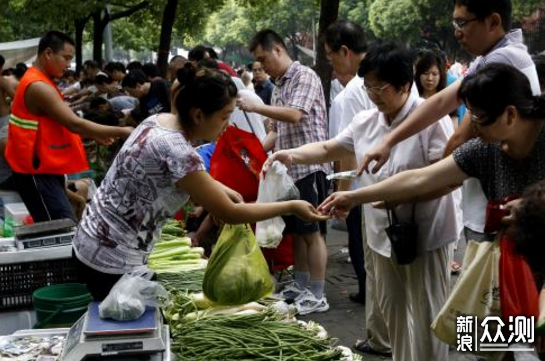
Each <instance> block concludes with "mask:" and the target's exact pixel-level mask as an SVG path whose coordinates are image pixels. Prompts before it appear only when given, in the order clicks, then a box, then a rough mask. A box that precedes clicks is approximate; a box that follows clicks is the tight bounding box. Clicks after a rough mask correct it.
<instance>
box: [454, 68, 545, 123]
mask: <svg viewBox="0 0 545 361" xmlns="http://www.w3.org/2000/svg"><path fill="white" fill-rule="evenodd" d="M458 98H459V99H461V100H462V101H463V102H464V103H466V105H467V104H470V105H471V108H475V109H479V110H480V111H482V112H484V113H485V114H486V115H487V117H489V118H490V119H495V118H497V117H499V116H500V115H501V114H503V112H504V111H505V108H507V106H509V105H512V106H514V107H515V108H517V111H518V112H519V113H520V115H521V117H522V118H525V119H530V120H539V119H544V118H545V98H544V97H543V96H534V95H533V93H532V87H531V85H530V81H529V80H528V78H527V77H526V75H524V74H523V73H522V72H521V71H520V70H518V69H516V68H514V67H512V66H511V65H507V64H489V65H487V66H485V67H483V68H482V69H480V70H479V71H477V72H475V73H473V74H471V75H468V76H467V77H466V78H465V79H464V80H463V81H462V85H461V87H460V89H459V91H458Z"/></svg>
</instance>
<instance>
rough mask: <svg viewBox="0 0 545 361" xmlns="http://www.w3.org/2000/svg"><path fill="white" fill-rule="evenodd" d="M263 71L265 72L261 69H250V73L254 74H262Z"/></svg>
mask: <svg viewBox="0 0 545 361" xmlns="http://www.w3.org/2000/svg"><path fill="white" fill-rule="evenodd" d="M263 71H265V70H263V68H255V69H252V72H254V73H261V72H263Z"/></svg>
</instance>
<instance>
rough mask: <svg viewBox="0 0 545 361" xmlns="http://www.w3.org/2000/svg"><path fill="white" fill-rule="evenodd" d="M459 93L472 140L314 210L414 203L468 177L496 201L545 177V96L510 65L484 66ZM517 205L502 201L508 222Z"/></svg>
mask: <svg viewBox="0 0 545 361" xmlns="http://www.w3.org/2000/svg"><path fill="white" fill-rule="evenodd" d="M458 97H459V98H460V100H462V101H464V103H465V104H466V105H467V108H468V110H469V111H470V112H471V122H472V126H473V128H474V130H475V132H476V133H477V135H478V138H477V139H473V140H470V141H469V142H467V143H465V144H463V145H462V146H461V147H459V148H458V149H456V150H455V151H454V153H453V154H452V155H451V156H449V157H448V158H445V159H443V160H441V161H440V162H438V163H436V164H433V165H431V166H429V167H426V168H421V169H415V170H410V171H407V172H402V173H400V174H397V175H396V176H394V177H391V178H389V179H387V180H385V181H383V182H380V183H378V184H375V185H372V186H369V187H364V188H361V189H358V190H356V191H352V192H338V193H334V194H332V195H331V196H330V197H329V198H328V199H326V200H325V201H324V203H323V204H322V205H321V206H320V207H319V209H320V210H322V211H331V210H333V213H342V212H346V211H348V210H349V209H351V208H352V207H354V206H355V205H359V204H366V203H371V202H375V201H386V202H396V203H397V202H414V201H417V200H419V199H421V198H423V197H425V196H426V194H427V193H430V192H436V191H441V190H442V189H447V188H453V187H457V186H458V185H460V184H461V183H462V182H463V181H464V180H465V179H467V178H469V177H475V178H477V179H478V180H479V182H480V183H481V185H482V188H483V190H484V193H485V195H486V197H487V199H488V200H499V199H502V198H504V197H507V196H510V195H513V194H521V193H523V191H524V189H525V188H526V187H528V186H530V185H531V184H534V183H536V182H538V181H540V180H542V179H545V130H544V123H545V97H544V96H543V95H541V96H534V95H533V94H532V88H531V86H530V81H529V80H528V78H527V77H526V76H525V75H524V74H523V73H522V72H520V71H519V70H517V69H515V68H514V67H512V66H510V65H504V64H490V65H487V66H485V67H484V68H482V69H481V70H479V71H478V72H476V73H474V74H471V75H469V76H467V77H466V78H465V79H464V81H463V82H462V85H461V87H460V90H459V92H458ZM409 139H410V138H409ZM398 146H399V145H398ZM394 149H395V148H394ZM387 164H388V163H386V165H387ZM519 204H520V202H519V201H512V202H510V203H508V204H507V205H506V208H507V209H509V210H510V211H511V215H510V216H508V217H506V218H505V219H504V222H507V223H508V224H509V222H512V220H513V217H514V216H516V215H517V214H516V210H517V208H518V205H519Z"/></svg>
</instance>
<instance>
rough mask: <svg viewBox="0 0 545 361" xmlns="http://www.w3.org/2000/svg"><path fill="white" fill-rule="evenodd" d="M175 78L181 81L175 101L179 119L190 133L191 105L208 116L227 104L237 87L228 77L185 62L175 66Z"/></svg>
mask: <svg viewBox="0 0 545 361" xmlns="http://www.w3.org/2000/svg"><path fill="white" fill-rule="evenodd" d="M176 78H177V80H178V82H179V83H180V85H179V87H178V89H179V91H178V94H177V95H176V99H175V104H176V109H177V110H178V120H179V122H180V123H181V125H182V127H183V128H184V130H186V131H187V132H189V133H191V131H192V130H193V128H194V126H195V124H194V123H193V121H192V119H191V117H190V110H191V109H192V108H198V109H200V110H201V111H202V112H203V113H204V114H205V115H211V114H213V113H215V112H217V111H219V110H221V109H223V108H224V107H225V106H226V105H227V104H229V103H230V102H231V101H233V99H234V98H235V97H236V96H237V87H236V85H235V83H234V82H233V80H232V79H231V77H230V76H229V75H227V74H225V73H222V72H221V71H217V70H213V69H197V68H196V67H195V66H194V65H193V64H192V63H190V62H187V63H186V64H185V65H184V66H183V67H182V68H180V69H178V71H177V73H176Z"/></svg>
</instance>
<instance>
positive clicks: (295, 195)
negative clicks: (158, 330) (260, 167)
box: [255, 160, 299, 248]
mask: <svg viewBox="0 0 545 361" xmlns="http://www.w3.org/2000/svg"><path fill="white" fill-rule="evenodd" d="M291 199H299V190H298V189H297V187H296V186H295V184H294V183H293V179H291V177H290V176H289V174H288V169H287V168H286V166H285V165H284V164H282V163H280V162H279V161H277V160H275V161H274V162H273V163H272V164H271V167H270V168H269V171H268V172H267V174H266V175H265V174H263V173H261V174H260V176H259V190H258V193H257V203H265V202H279V201H287V200H291ZM285 227H286V223H284V220H283V219H282V217H275V218H271V219H267V220H264V221H261V222H257V224H256V227H255V235H256V237H257V243H258V244H259V246H260V247H265V248H276V247H278V245H279V244H280V241H282V237H283V235H282V232H283V231H284V228H285Z"/></svg>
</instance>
